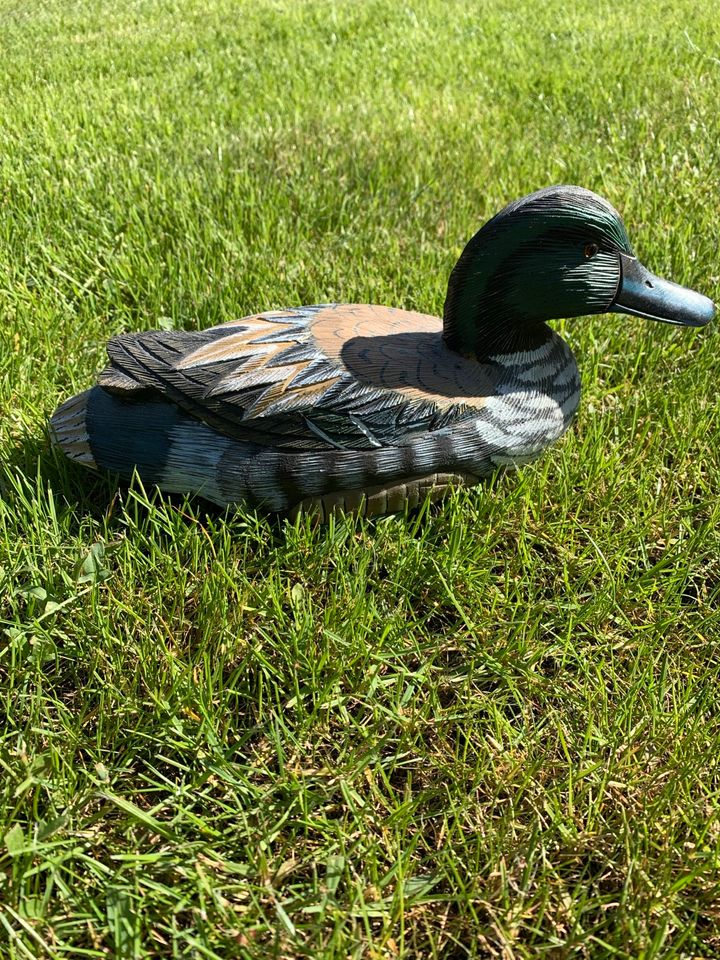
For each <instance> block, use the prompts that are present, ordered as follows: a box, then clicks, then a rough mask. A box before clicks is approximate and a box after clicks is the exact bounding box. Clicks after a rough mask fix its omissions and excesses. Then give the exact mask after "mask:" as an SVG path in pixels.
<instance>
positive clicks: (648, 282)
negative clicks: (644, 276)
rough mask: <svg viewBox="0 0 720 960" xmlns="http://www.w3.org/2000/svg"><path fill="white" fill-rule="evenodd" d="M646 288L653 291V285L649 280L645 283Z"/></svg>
mask: <svg viewBox="0 0 720 960" xmlns="http://www.w3.org/2000/svg"><path fill="white" fill-rule="evenodd" d="M645 286H646V287H650V289H651V290H652V288H653V285H652V284H651V283H650V281H649V280H646V281H645Z"/></svg>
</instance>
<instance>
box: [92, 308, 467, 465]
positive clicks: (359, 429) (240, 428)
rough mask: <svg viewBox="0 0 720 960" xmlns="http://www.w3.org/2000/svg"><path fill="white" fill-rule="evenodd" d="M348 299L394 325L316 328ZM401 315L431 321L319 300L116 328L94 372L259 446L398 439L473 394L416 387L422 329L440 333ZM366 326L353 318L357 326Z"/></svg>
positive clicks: (454, 413)
mask: <svg viewBox="0 0 720 960" xmlns="http://www.w3.org/2000/svg"><path fill="white" fill-rule="evenodd" d="M348 311H350V313H348ZM352 311H356V313H355V314H353V313H352ZM357 311H361V313H360V314H359V316H361V317H362V318H364V322H366V321H367V317H368V316H371V317H372V319H373V322H375V323H377V322H378V320H379V322H380V323H381V324H384V325H385V327H386V326H387V322H388V319H390V320H391V321H392V317H393V316H394V318H395V320H394V322H395V325H396V326H398V324H400V327H398V329H397V330H396V332H395V333H394V334H393V333H392V332H391V333H390V334H389V335H388V336H387V337H383V336H382V335H380V336H372V337H367V336H366V337H363V336H355V337H352V336H349V337H348V336H345V337H344V339H343V338H340V340H341V341H342V343H340V341H338V342H337V343H335V342H334V340H333V337H328V335H327V330H328V329H331V330H333V331H334V330H336V329H337V325H338V323H339V322H340V320H341V319H342V318H345V319H344V322H346V323H347V318H348V316H349V317H350V318H351V319H352V317H353V316H358V314H357ZM362 311H364V313H363V312H362ZM368 311H376V313H375V314H369V313H368ZM378 311H379V313H377V312H378ZM408 316H411V317H421V319H424V320H425V321H431V322H432V324H438V323H439V321H437V320H435V319H434V318H422V315H419V314H412V315H411V314H408V313H407V312H405V311H392V310H390V309H389V308H380V307H378V308H375V307H354V306H346V305H340V306H338V305H320V306H314V307H303V308H299V309H292V310H283V311H277V312H270V313H263V314H258V315H256V316H252V317H247V318H245V319H243V320H240V321H237V322H231V323H226V324H222V325H221V326H217V327H212V328H210V329H208V330H205V331H202V332H199V333H194V332H186V331H150V332H147V333H139V334H124V335H122V336H119V337H116V338H115V339H113V340H111V341H110V343H109V345H108V356H109V358H110V365H109V366H108V367H107V368H106V369H105V370H104V371H103V372H102V373H101V375H100V377H99V379H98V383H99V385H100V386H102V387H104V388H105V389H107V390H110V391H112V392H114V393H117V394H120V395H125V396H127V397H128V399H131V398H132V397H133V396H137V395H138V394H145V395H148V394H149V395H153V396H156V397H158V398H161V399H165V400H171V401H173V402H174V403H176V404H177V405H178V406H179V407H181V408H182V409H184V410H185V411H186V412H187V413H189V414H190V415H192V416H193V417H196V418H197V419H198V420H202V421H204V422H205V423H207V424H209V425H210V426H212V427H214V428H215V429H216V430H218V431H219V432H221V433H223V434H225V435H228V436H233V437H236V438H238V439H241V440H243V441H249V442H253V443H257V444H260V445H262V446H270V447H276V448H279V449H285V450H291V449H295V450H326V449H345V450H347V449H354V450H368V449H373V448H377V447H384V446H389V445H394V444H398V443H405V442H407V440H408V438H410V437H412V436H416V435H417V434H418V432H425V431H434V430H440V429H443V428H445V427H448V426H450V425H451V424H454V423H458V422H460V421H463V420H466V419H468V418H469V417H471V416H473V415H474V413H476V411H474V410H473V407H474V405H475V402H477V401H476V399H475V398H474V397H473V398H471V399H470V402H469V403H468V402H466V401H465V400H464V399H463V397H462V396H460V398H459V399H458V402H456V398H455V397H453V396H452V391H451V390H446V394H447V395H438V394H437V393H436V392H433V390H432V389H431V386H432V384H431V385H430V387H428V389H427V390H426V389H424V386H423V383H422V382H421V381H422V375H421V381H420V382H418V379H417V377H418V374H417V373H415V379H414V380H413V364H415V365H416V367H417V370H420V368H421V367H422V369H423V370H424V369H426V368H427V369H430V368H432V367H433V364H434V365H435V366H437V358H435V357H434V356H429V357H428V355H427V354H428V343H429V341H428V339H427V338H428V336H430V337H431V339H432V343H433V347H432V349H433V350H436V351H437V349H439V348H438V347H437V344H436V341H437V343H439V342H440V338H439V334H438V333H437V331H435V333H434V334H430V333H428V332H427V331H425V332H424V331H422V330H420V331H417V330H415V331H412V330H410V331H408V330H407V329H406V327H407V324H408V321H407V320H406V319H403V318H407V317H408ZM398 317H400V320H398ZM403 323H404V324H405V326H404V327H403V326H402V324H403ZM366 327H367V323H366V325H365V327H362V325H361V326H360V327H358V326H357V324H356V328H357V329H359V330H360V332H361V333H362V332H363V330H365V329H366ZM385 327H383V329H384V328H385ZM391 330H392V324H391ZM393 336H394V337H395V341H394V342H393V341H392V337H393ZM423 337H424V338H425V339H424V340H423ZM397 338H400V339H401V340H402V343H401V348H402V349H401V354H400V357H399V359H398V358H395V357H394V356H393V355H392V350H391V351H390V354H388V353H387V350H386V349H385V347H384V341H388V342H392V344H393V349H395V350H397V346H398V339H397ZM403 338H404V339H403ZM335 339H337V338H335ZM338 343H340V346H338ZM348 343H350V344H351V348H350V349H349V350H345V351H344V353H343V349H342V347H346V346H347V344H348ZM363 343H365V344H369V345H370V349H368V348H367V347H363ZM353 344H354V347H353V346H352V345H353ZM353 350H354V353H353ZM423 351H424V353H423ZM431 353H432V350H431ZM370 354H373V356H370ZM378 356H380V357H381V360H380V363H379V364H378V361H377V357H378ZM344 357H345V358H344ZM348 357H349V358H350V363H348V359H347V358H348ZM408 370H409V374H408ZM408 377H409V378H410V379H408ZM426 379H427V377H426ZM429 379H432V373H430V374H429ZM445 379H447V378H445ZM418 384H419V385H418Z"/></svg>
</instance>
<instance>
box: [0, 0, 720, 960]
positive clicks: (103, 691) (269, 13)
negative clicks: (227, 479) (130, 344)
mask: <svg viewBox="0 0 720 960" xmlns="http://www.w3.org/2000/svg"><path fill="white" fill-rule="evenodd" d="M33 8H34V9H33ZM0 49H1V50H2V57H1V58H0V315H1V321H2V322H1V324H0V343H1V345H2V349H1V350H0V370H1V371H2V378H0V405H1V408H0V409H1V411H2V417H1V418H0V431H1V432H2V448H3V459H2V465H0V495H1V498H0V591H1V594H2V595H1V597H0V630H1V633H0V678H1V684H0V696H1V697H2V708H4V711H5V715H6V717H7V719H6V721H5V723H4V724H3V725H2V730H1V731H0V767H1V768H2V771H3V777H2V782H1V784H0V797H1V800H0V955H2V956H3V957H5V956H7V957H8V958H10V960H15V958H25V957H34V956H51V957H65V956H66V957H72V958H75V957H80V956H91V957H92V956H97V957H106V956H113V957H119V958H136V957H137V958H146V957H147V958H150V957H158V958H161V957H163V958H164V957H211V958H222V960H226V958H229V957H245V958H250V957H253V958H254V957H258V958H260V957H269V956H277V957H308V958H317V957H328V958H330V957H337V958H346V957H357V958H360V957H363V958H365V957H367V958H381V957H382V958H385V957H387V958H393V957H404V958H430V957H438V958H439V957H447V958H453V960H455V958H461V957H502V958H506V960H511V958H513V960H514V958H527V960H531V958H536V957H539V956H547V957H552V958H571V957H592V958H596V957H614V958H615V957H621V958H628V960H630V958H643V960H650V958H660V957H662V958H669V957H678V958H681V957H708V958H709V957H714V956H717V955H718V954H720V914H719V913H718V902H720V882H719V880H718V878H719V876H720V874H719V872H718V868H719V866H720V864H719V863H718V846H719V844H720V816H719V815H718V789H719V788H720V784H719V782H718V762H717V758H718V754H719V752H720V723H719V719H720V718H719V715H718V708H717V691H718V681H719V679H720V676H719V675H720V664H719V661H718V640H719V639H720V533H719V528H718V522H719V521H720V506H719V505H718V501H719V498H718V483H717V477H718V474H719V472H720V471H719V468H720V455H719V454H718V435H719V432H720V422H719V420H720V406H719V404H718V396H717V380H718V362H717V335H716V333H715V331H714V330H712V329H711V330H706V331H701V332H700V333H698V334H695V333H689V332H687V331H676V330H673V329H669V328H665V327H661V326H660V325H648V324H644V323H643V321H641V320H636V319H634V318H630V317H619V316H612V317H599V318H595V319H592V320H578V321H572V322H567V323H563V324H561V325H560V327H561V329H562V330H563V332H564V335H565V336H566V337H567V339H568V340H569V341H570V342H571V343H572V345H573V347H574V349H575V351H576V354H577V356H578V360H579V363H580V366H581V370H582V374H583V383H584V398H583V403H582V407H581V411H580V414H579V417H578V419H577V422H576V424H575V425H574V427H573V429H572V430H571V432H570V434H569V435H568V436H567V437H566V438H565V439H564V440H563V441H562V442H561V443H559V444H558V445H557V446H556V447H555V448H554V449H553V450H552V451H551V452H550V453H549V454H547V455H546V456H545V457H544V458H543V459H542V460H541V461H539V462H538V463H536V464H534V465H532V466H529V467H526V468H523V469H522V470H521V471H520V472H518V473H517V474H514V475H506V476H504V477H499V478H496V479H495V480H493V481H492V482H490V483H488V484H486V485H484V486H483V487H481V488H479V489H477V490H474V491H459V492H457V493H456V494H454V495H453V496H452V497H451V498H450V499H449V500H448V501H447V502H446V503H445V504H443V505H442V506H440V507H437V508H432V509H429V510H428V509H424V510H422V511H420V512H419V513H418V514H415V515H410V516H391V517H388V518H384V519H380V520H378V521H375V522H366V521H362V520H355V519H343V520H338V521H335V522H332V523H331V524H330V525H329V526H327V527H320V528H318V527H316V526H314V525H313V524H312V523H310V522H309V521H308V520H300V521H298V523H297V524H294V525H293V524H290V523H288V522H286V521H283V520H278V519H273V518H268V517H265V516H262V515H261V514H256V513H254V512H253V511H249V510H244V509H242V508H241V509H239V510H238V511H236V512H234V513H229V514H227V515H225V514H221V513H218V512H217V511H215V512H212V511H211V512H208V510H207V506H206V505H204V504H203V503H202V502H198V501H195V502H182V501H181V500H179V499H175V500H171V499H167V498H163V497H160V496H158V495H157V494H156V493H155V492H154V491H151V490H148V491H145V490H143V489H142V488H141V487H140V486H139V485H136V486H133V487H132V488H131V489H130V490H127V489H123V488H118V487H117V486H116V484H115V483H114V481H113V480H112V478H106V477H101V476H97V475H93V474H90V473H87V472H85V471H83V470H82V469H80V468H77V467H75V466H74V465H72V464H69V463H66V462H64V461H63V460H62V459H61V458H60V457H58V456H57V455H56V454H55V453H54V452H53V451H51V450H50V448H49V445H48V442H47V435H46V421H47V417H48V415H49V414H50V413H51V412H52V410H53V409H54V407H55V405H56V404H57V403H58V402H59V401H60V400H62V399H64V398H66V397H67V396H68V395H69V394H70V393H71V392H73V391H75V390H78V389H84V388H85V387H86V386H88V385H89V384H90V383H91V382H92V379H93V376H94V374H95V373H96V371H97V370H98V369H99V368H100V367H101V366H102V364H103V356H104V343H105V341H106V339H107V338H108V337H109V336H111V335H113V334H115V333H117V332H120V331H122V330H132V329H148V328H152V327H155V326H158V325H164V326H166V327H181V326H183V327H187V328H201V327H205V326H208V325H210V324H213V323H219V322H222V321H223V320H228V319H232V318H237V317H239V316H243V315H245V314H248V313H250V312H252V311H256V310H259V309H270V308H272V307H277V306H292V305H295V304H300V303H314V302H326V301H329V300H346V301H351V302H353V301H354V302H367V301H371V302H378V303H386V304H392V305H398V306H403V307H408V308H416V309H420V310H423V311H426V312H430V313H435V314H437V313H439V312H440V311H441V310H442V302H443V297H444V292H445V284H446V281H447V276H448V273H449V270H450V269H451V267H452V264H453V263H454V261H455V259H456V257H457V255H458V253H459V252H460V250H461V249H462V246H463V244H464V242H465V241H466V240H467V239H468V237H469V236H470V235H471V234H472V233H473V232H474V230H475V229H477V227H478V225H479V224H480V223H481V222H482V221H483V220H484V219H485V218H486V217H488V216H490V215H491V214H492V213H494V212H496V211H497V210H498V209H499V208H500V207H501V206H503V205H504V204H505V203H506V202H507V201H509V200H511V199H515V198H516V197H518V196H521V195H522V194H523V193H527V192H530V191H531V190H534V189H536V188H538V187H540V186H544V185H547V184H550V183H557V182H570V183H573V182H574V183H580V184H582V185H584V186H587V187H590V188H592V189H595V190H597V191H598V192H600V193H602V194H603V195H604V196H606V197H607V198H608V199H609V200H610V201H611V202H612V203H614V204H615V205H616V206H617V207H618V208H619V209H621V210H622V211H623V213H624V215H625V219H626V223H627V226H628V230H629V233H630V237H631V240H632V241H633V243H634V245H635V247H636V250H637V252H638V254H639V255H640V256H641V258H642V259H643V261H644V262H645V263H646V265H647V266H648V267H649V268H650V269H652V270H654V271H655V272H657V273H660V274H664V275H667V276H669V277H670V278H672V279H674V280H676V281H678V282H681V283H683V284H686V285H688V286H693V287H696V288H698V289H700V290H701V291H702V292H704V293H706V294H708V295H710V296H713V297H714V298H715V299H718V287H719V284H720V266H719V264H720V260H719V259H718V246H717V238H718V198H719V197H720V172H719V171H720V165H719V164H718V143H720V120H719V119H718V110H717V104H718V102H720V21H718V18H717V17H716V16H711V15H710V13H708V11H707V10H705V9H704V8H702V7H701V5H697V4H693V3H692V2H690V0H679V2H677V3H675V4H673V5H672V6H671V5H663V6H661V7H658V6H657V5H656V4H650V3H649V2H646V0H643V2H637V3H635V4H633V5H626V4H613V5H610V4H605V3H600V4H595V5H593V6H592V7H588V8H587V11H586V12H573V11H572V10H571V9H570V8H569V7H568V5H566V4H563V3H560V2H558V0H552V2H550V3H549V4H545V5H538V4H531V3H529V2H522V3H518V4H510V3H502V2H497V0H492V2H489V3H486V4H483V5H482V7H480V6H478V7H477V8H475V7H474V6H473V5H469V4H466V3H461V2H441V0H425V2H423V3H418V4H416V5H414V6H407V5H403V4H395V3H390V2H388V0H382V2H369V3H351V2H346V3H330V2H307V3H281V2H269V0H263V2H254V3H247V4H241V3H236V2H230V0H185V2H180V0H147V2H135V3H131V2H130V0H127V2H122V3H110V2H106V0H85V2H76V0H72V2H67V3H60V2H55V3H42V4H40V3H38V4H35V5H27V4H25V5H21V4H17V3H15V2H13V0H0ZM3 838H4V839H3Z"/></svg>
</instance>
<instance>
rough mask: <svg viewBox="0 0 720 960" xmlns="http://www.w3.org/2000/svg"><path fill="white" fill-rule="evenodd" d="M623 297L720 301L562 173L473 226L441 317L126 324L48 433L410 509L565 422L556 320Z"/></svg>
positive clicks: (567, 361)
mask: <svg viewBox="0 0 720 960" xmlns="http://www.w3.org/2000/svg"><path fill="white" fill-rule="evenodd" d="M607 312H614V313H627V314H635V315H637V316H640V317H647V318H649V319H652V320H661V321H664V322H666V323H674V324H680V325H685V326H691V327H699V326H703V325H704V324H706V323H708V322H709V321H710V320H711V319H712V317H713V316H714V313H715V307H714V305H713V303H712V301H711V300H709V299H708V298H707V297H704V296H702V295H701V294H699V293H695V292H694V291H692V290H687V289H685V288H683V287H681V286H678V285H677V284H674V283H669V282H668V281H665V280H662V279H660V278H658V277H655V276H654V275H653V274H651V273H649V272H648V271H647V270H646V269H645V267H643V266H642V265H641V264H640V263H639V261H638V260H637V259H636V258H635V256H634V255H633V252H632V249H631V247H630V242H629V240H628V236H627V233H626V231H625V227H624V225H623V223H622V220H621V218H620V215H619V214H618V213H617V211H616V210H615V209H614V208H613V207H612V206H611V205H610V204H609V203H608V202H607V201H605V200H603V199H602V198H601V197H599V196H597V195H596V194H594V193H592V192H591V191H589V190H585V189H583V188H581V187H572V186H556V187H548V188H546V189H544V190H539V191H538V192H537V193H533V194H531V195H530V196H527V197H524V198H523V199H521V200H518V201H516V202H515V203H511V204H510V205H509V206H507V207H505V209H504V210H502V211H501V212H500V213H498V214H497V215H496V216H495V217H493V218H492V220H490V221H489V222H488V223H486V224H485V225H484V226H483V227H482V229H481V230H480V231H479V232H478V233H476V234H475V236H474V237H473V238H472V240H470V242H469V243H468V244H467V246H466V247H465V249H464V251H463V253H462V255H461V257H460V259H459V260H458V262H457V264H456V265H455V268H454V269H453V271H452V274H451V276H450V282H449V285H448V292H447V298H446V300H445V310H444V316H443V320H442V321H441V320H440V319H438V318H435V317H431V316H425V315H423V314H420V313H414V312H412V311H407V310H400V309H395V308H392V307H381V306H370V305H349V304H321V305H316V306H308V307H297V308H292V309H288V310H274V311H271V312H268V313H260V314H256V315H254V316H250V317H246V318H244V319H242V320H237V321H232V322H230V323H224V324H222V325H220V326H216V327H212V328H210V329H208V330H204V331H202V332H199V333H194V332H183V331H171V332H167V331H151V332H147V333H135V334H123V335H121V336H119V337H115V338H114V339H113V340H111V341H110V343H109V345H108V355H109V359H110V364H109V366H107V367H106V368H105V370H103V372H102V373H101V374H100V376H99V378H98V382H97V385H96V386H94V387H92V389H90V390H87V391H86V392H85V393H82V394H80V395H78V396H76V397H73V398H72V399H70V400H68V401H67V402H65V403H63V404H62V406H60V407H59V408H58V409H57V410H56V412H55V414H54V415H53V417H52V420H51V429H52V436H53V440H54V442H55V443H56V444H58V445H59V446H60V447H61V449H62V450H63V451H64V452H65V453H66V454H67V456H68V457H70V458H72V459H73V460H77V461H79V462H80V463H83V464H85V465H87V466H89V467H95V468H97V467H100V468H103V469H105V470H109V471H114V472H116V473H118V474H119V475H120V476H121V477H122V478H125V479H129V478H130V477H131V476H132V474H133V471H134V470H137V472H138V474H139V475H140V477H141V478H142V480H143V481H144V482H145V483H149V484H156V485H157V486H159V487H160V488H161V489H163V490H166V491H169V492H177V493H195V494H200V495H201V496H203V497H205V498H206V499H208V500H211V501H213V502H215V503H217V504H220V505H225V504H230V503H235V502H238V501H246V502H250V503H252V504H257V505H260V506H262V507H264V508H266V509H269V510H272V511H290V512H292V511H294V510H297V509H316V510H319V511H320V512H321V513H322V514H323V515H325V514H326V513H327V512H330V511H332V510H335V509H341V510H360V511H362V512H365V513H367V514H368V515H370V514H379V513H385V512H390V511H395V510H399V509H402V508H403V507H404V505H405V504H406V503H407V504H409V505H411V506H414V505H416V504H417V503H418V502H419V501H420V500H421V499H422V498H424V496H425V495H426V493H430V494H431V495H432V496H433V497H435V496H438V495H439V494H441V493H442V492H443V491H444V490H445V489H446V488H447V487H448V485H450V484H453V483H465V484H473V483H476V482H478V480H479V479H480V478H482V477H485V476H487V475H488V474H491V473H493V472H494V471H495V470H496V469H497V468H498V467H500V466H505V465H514V464H518V463H524V462H526V461H529V460H532V459H534V458H535V457H537V456H538V455H539V454H540V453H541V452H542V451H543V450H544V449H545V448H546V447H547V446H548V445H549V444H551V443H552V442H553V441H554V440H557V438H558V437H560V436H561V434H562V433H564V431H565V430H566V429H567V427H568V425H569V423H570V421H571V419H572V416H573V414H574V413H575V410H576V408H577V406H578V402H579V398H580V379H579V375H578V369H577V366H576V363H575V358H574V357H573V354H572V352H571V350H570V348H569V347H568V345H567V344H566V343H565V341H564V340H563V339H562V338H561V337H560V336H559V335H558V334H557V333H555V332H554V331H553V330H552V329H551V328H550V327H549V326H548V325H547V321H548V320H552V319H553V318H560V317H577V316H580V315H584V314H594V313H607Z"/></svg>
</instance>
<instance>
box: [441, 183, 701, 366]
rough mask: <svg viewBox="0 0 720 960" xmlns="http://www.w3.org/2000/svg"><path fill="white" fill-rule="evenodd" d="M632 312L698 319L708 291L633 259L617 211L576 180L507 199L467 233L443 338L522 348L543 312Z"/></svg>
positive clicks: (670, 319) (669, 319) (538, 333)
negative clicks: (683, 284)
mask: <svg viewBox="0 0 720 960" xmlns="http://www.w3.org/2000/svg"><path fill="white" fill-rule="evenodd" d="M611 312H614V313H632V314H636V315H637V316H641V317H647V318H648V319H651V320H662V321H664V322H665V323H675V324H681V325H683V326H691V327H700V326H704V325H705V324H706V323H708V322H709V321H710V320H711V319H712V318H713V316H714V314H715V307H714V305H713V303H712V301H711V300H709V299H708V298H707V297H704V296H702V295H701V294H699V293H695V291H693V290H688V289H686V288H685V287H680V286H678V285H677V284H675V283H670V282H669V281H667V280H662V279H660V278H659V277H656V276H654V275H653V274H651V273H650V272H649V271H648V270H646V269H645V267H643V266H642V264H641V263H640V262H639V261H638V260H637V258H636V257H635V256H634V254H633V252H632V248H631V247H630V241H629V240H628V235H627V232H626V230H625V226H624V225H623V222H622V220H621V219H620V214H619V213H618V212H617V210H615V209H614V207H612V206H611V205H610V204H609V203H608V202H607V201H606V200H603V199H602V197H599V196H597V194H595V193H593V192H592V191H590V190H585V189H583V188H582V187H570V186H558V187H547V188H546V189H544V190H538V191H537V193H532V194H530V196H528V197H523V199H522V200H517V201H515V203H511V204H510V205H509V206H507V207H505V209H504V210H502V211H501V212H500V213H498V214H497V216H495V217H493V218H492V220H490V221H488V223H486V224H485V226H484V227H482V229H481V230H480V231H478V233H476V234H475V236H474V237H473V238H472V240H471V241H470V242H469V243H468V245H467V246H466V247H465V250H464V251H463V253H462V255H461V257H460V259H459V260H458V262H457V264H456V265H455V268H454V270H453V272H452V274H451V276H450V282H449V285H448V292H447V298H446V300H445V313H444V334H443V336H444V338H445V342H446V343H447V344H448V346H449V347H450V348H451V349H453V350H456V351H458V352H459V353H462V354H464V355H466V356H483V355H484V356H487V355H488V354H491V353H493V352H495V351H498V350H512V349H523V348H526V347H530V346H532V345H533V344H534V343H537V341H538V339H543V338H544V337H545V336H547V330H546V328H545V327H544V324H545V322H546V321H547V320H553V319H560V318H562V317H578V316H582V315H585V314H592V313H611Z"/></svg>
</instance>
